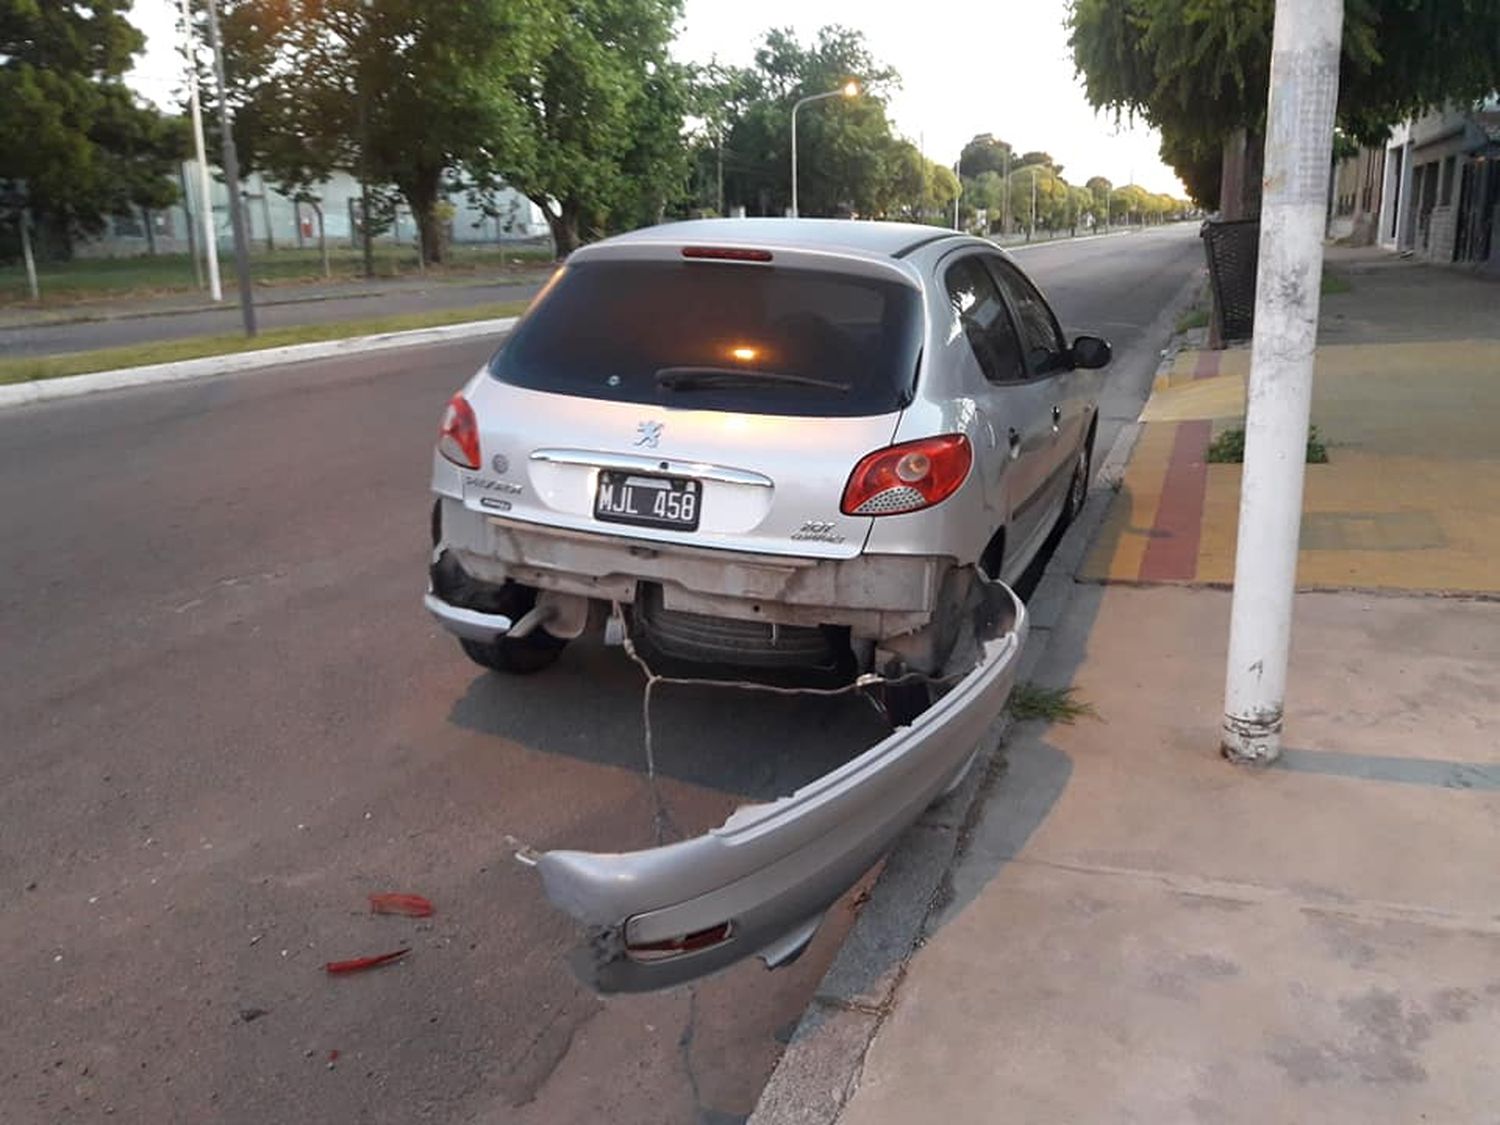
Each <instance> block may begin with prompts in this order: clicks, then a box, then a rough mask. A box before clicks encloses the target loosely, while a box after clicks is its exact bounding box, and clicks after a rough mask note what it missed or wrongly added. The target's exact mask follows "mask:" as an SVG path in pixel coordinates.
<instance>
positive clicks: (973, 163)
mask: <svg viewBox="0 0 1500 1125" xmlns="http://www.w3.org/2000/svg"><path fill="white" fill-rule="evenodd" d="M1017 163H1019V162H1018V161H1017V159H1016V156H1015V153H1013V152H1012V151H1011V147H1010V145H1008V144H1006V143H1005V142H1004V141H1001V140H996V139H995V136H994V135H993V134H992V133H980V134H979V135H978V136H976V137H975V138H974V139H973V140H971V141H970V142H969V143H968V144H966V145H964V149H963V152H962V153H961V154H960V155H959V158H958V170H959V174H960V175H962V176H963V177H964V178H965V179H977V178H978V177H980V176H982V175H984V174H985V173H986V172H994V173H995V174H996V175H1000V176H1004V175H1007V174H1009V172H1010V169H1011V167H1012V166H1013V165H1015V164H1017Z"/></svg>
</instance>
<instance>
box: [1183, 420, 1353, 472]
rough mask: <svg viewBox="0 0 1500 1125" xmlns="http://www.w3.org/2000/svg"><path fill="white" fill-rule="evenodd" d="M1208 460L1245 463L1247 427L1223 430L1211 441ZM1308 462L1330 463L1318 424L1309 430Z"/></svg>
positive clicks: (1223, 463)
mask: <svg viewBox="0 0 1500 1125" xmlns="http://www.w3.org/2000/svg"><path fill="white" fill-rule="evenodd" d="M1207 461H1208V463H1209V464H1210V465H1241V464H1244V461H1245V428H1244V427H1243V426H1235V427H1233V428H1232V429H1228V430H1223V431H1221V432H1220V433H1219V435H1218V436H1217V437H1216V438H1214V440H1213V441H1212V442H1210V443H1209V446H1208V455H1207ZM1307 463H1308V464H1309V465H1326V464H1328V447H1327V446H1326V445H1324V444H1323V437H1322V435H1321V434H1319V433H1318V427H1317V426H1313V427H1311V428H1310V429H1309V430H1308V431H1307Z"/></svg>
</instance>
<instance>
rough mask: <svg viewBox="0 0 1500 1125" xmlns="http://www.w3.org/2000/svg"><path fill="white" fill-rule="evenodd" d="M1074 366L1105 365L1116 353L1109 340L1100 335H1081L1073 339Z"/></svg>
mask: <svg viewBox="0 0 1500 1125" xmlns="http://www.w3.org/2000/svg"><path fill="white" fill-rule="evenodd" d="M1072 350H1073V366H1074V367H1105V366H1107V365H1108V364H1109V361H1110V359H1111V358H1112V357H1113V355H1114V350H1113V349H1112V348H1111V347H1110V346H1109V341H1108V340H1105V339H1103V338H1102V337H1099V336H1080V337H1078V339H1076V340H1074V341H1073V349H1072Z"/></svg>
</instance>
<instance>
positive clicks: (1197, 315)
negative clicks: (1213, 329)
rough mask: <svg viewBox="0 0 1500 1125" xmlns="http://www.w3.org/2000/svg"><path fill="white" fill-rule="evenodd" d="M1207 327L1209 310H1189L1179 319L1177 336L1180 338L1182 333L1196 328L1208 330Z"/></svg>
mask: <svg viewBox="0 0 1500 1125" xmlns="http://www.w3.org/2000/svg"><path fill="white" fill-rule="evenodd" d="M1207 327H1208V310H1207V309H1202V308H1199V309H1188V311H1187V312H1185V313H1183V314H1182V315H1181V316H1180V317H1178V318H1177V334H1178V335H1179V336H1180V335H1181V334H1182V333H1184V332H1187V331H1189V330H1191V329H1194V328H1207Z"/></svg>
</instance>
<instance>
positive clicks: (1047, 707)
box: [1006, 684, 1099, 723]
mask: <svg viewBox="0 0 1500 1125" xmlns="http://www.w3.org/2000/svg"><path fill="white" fill-rule="evenodd" d="M1074 690H1075V689H1074V688H1070V687H1067V688H1048V687H1041V686H1039V685H1037V684H1017V685H1016V686H1015V687H1014V688H1013V689H1012V690H1011V693H1010V702H1009V703H1008V704H1006V706H1007V707H1009V708H1010V713H1011V714H1012V715H1013V716H1015V719H1016V721H1017V722H1020V723H1024V722H1026V721H1027V720H1028V719H1045V720H1046V721H1047V722H1049V723H1074V722H1077V721H1078V720H1079V719H1084V718H1088V719H1097V718H1098V717H1099V715H1098V713H1097V712H1096V711H1095V710H1094V706H1093V704H1091V703H1085V702H1084V701H1083V700H1081V699H1075V698H1074V697H1073V692H1074Z"/></svg>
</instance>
